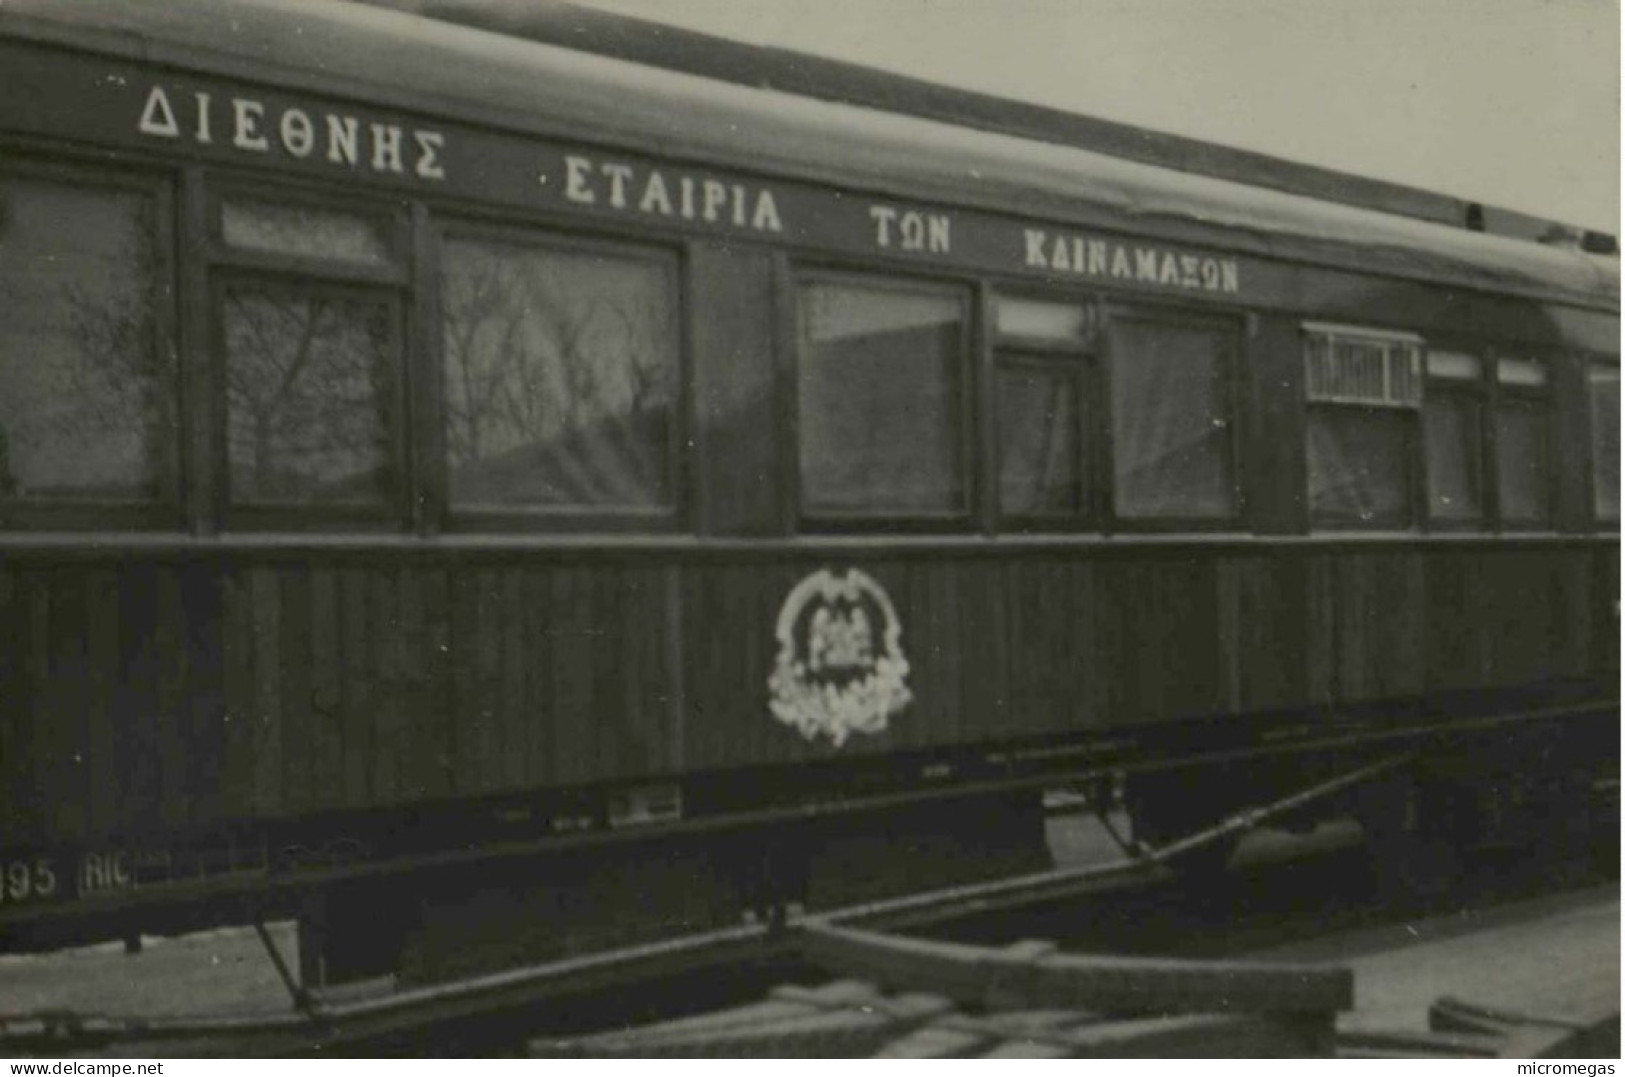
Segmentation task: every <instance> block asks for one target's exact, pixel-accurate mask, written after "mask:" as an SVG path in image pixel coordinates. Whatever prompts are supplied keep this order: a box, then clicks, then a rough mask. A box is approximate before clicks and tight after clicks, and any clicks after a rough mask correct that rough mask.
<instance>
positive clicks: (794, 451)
mask: <svg viewBox="0 0 1625 1077" xmlns="http://www.w3.org/2000/svg"><path fill="white" fill-rule="evenodd" d="M788 277H789V288H788V292H789V294H788V295H787V297H786V304H785V305H786V306H787V307H788V311H787V314H788V317H787V319H786V325H787V334H786V335H787V336H788V346H787V354H788V362H787V363H785V364H784V367H783V368H782V369H783V376H784V379H785V386H784V399H785V414H786V416H787V419H788V423H787V429H788V431H789V440H788V451H787V452H786V454H785V455H786V458H787V460H786V466H785V470H784V472H782V475H783V478H784V483H785V487H786V498H787V500H788V502H789V505H790V516H791V519H792V520H793V521H794V524H795V529H796V530H797V531H799V532H809V533H815V534H817V533H825V532H843V531H844V532H869V533H873V532H877V531H896V532H903V533H922V532H927V533H928V532H933V531H935V532H943V533H951V534H953V533H962V532H966V531H970V530H972V529H974V528H975V527H976V526H977V523H978V513H979V506H980V505H981V504H982V503H983V493H984V492H983V490H982V489H981V487H982V484H983V482H984V481H985V479H984V477H983V475H982V470H983V469H982V464H983V460H982V453H981V451H980V449H979V446H978V442H977V438H978V434H979V429H980V428H979V426H978V423H979V422H985V420H984V419H983V418H982V416H983V413H984V412H985V410H986V409H985V408H984V407H983V406H982V405H983V404H984V401H983V400H981V399H980V397H981V393H980V392H979V391H978V384H977V383H978V371H979V368H980V366H981V359H980V349H979V341H981V340H982V339H984V338H985V334H983V333H982V331H981V330H982V327H981V324H980V323H981V320H982V313H981V304H980V303H979V301H978V294H977V288H976V286H975V285H974V284H972V283H968V282H966V281H964V280H961V279H959V278H947V277H933V276H931V275H929V274H923V273H907V274H899V273H894V272H891V271H889V270H887V269H884V268H881V267H877V266H866V267H864V268H837V267H831V266H793V267H792V268H791V271H790V273H789V274H788ZM820 284H833V285H837V286H844V287H850V288H855V289H859V290H861V289H864V288H868V289H878V290H881V291H888V292H894V293H901V294H904V295H916V296H920V295H923V296H929V297H932V298H939V299H940V298H945V297H947V298H952V299H953V300H954V301H955V302H956V303H957V305H958V306H959V309H960V313H961V319H960V323H959V324H960V329H959V355H958V356H957V359H956V363H955V369H954V373H955V376H956V377H957V378H958V379H959V383H958V389H959V415H958V422H957V424H956V435H957V436H956V437H955V438H954V446H955V466H957V467H958V469H959V477H960V481H961V490H962V495H961V504H960V506H959V507H957V508H954V509H946V510H938V511H932V510H925V511H920V510H899V509H876V510H873V511H861V512H826V511H818V510H810V509H809V508H808V506H807V504H806V500H805V498H804V496H803V495H804V491H805V484H804V482H803V476H802V472H801V364H802V361H803V352H802V347H803V344H804V343H805V341H806V333H805V331H804V329H805V327H804V325H803V322H802V295H803V291H804V289H805V288H806V287H807V286H808V285H820Z"/></svg>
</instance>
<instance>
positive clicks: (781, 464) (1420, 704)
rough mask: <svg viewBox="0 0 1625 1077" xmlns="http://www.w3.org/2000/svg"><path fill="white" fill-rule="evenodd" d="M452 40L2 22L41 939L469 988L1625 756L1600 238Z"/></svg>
mask: <svg viewBox="0 0 1625 1077" xmlns="http://www.w3.org/2000/svg"><path fill="white" fill-rule="evenodd" d="M427 7H428V8H429V9H433V7H434V6H433V5H427ZM444 7H445V8H446V11H443V12H440V13H441V14H449V15H450V16H452V17H453V18H454V19H457V20H458V21H460V22H461V23H463V25H458V24H456V23H455V22H431V21H430V19H429V18H428V17H427V15H425V14H420V13H416V12H413V11H404V10H389V9H383V8H378V7H367V6H361V5H352V4H347V3H341V2H337V0H333V2H315V0H313V2H310V3H304V4H299V5H293V6H289V5H284V4H276V3H271V2H269V0H229V2H210V3H203V2H193V0H174V2H167V3H163V4H148V5H130V4H124V3H113V2H111V0H76V2H74V3H45V2H36V0H9V2H7V3H5V4H4V5H3V6H0V880H3V882H0V942H3V944H4V945H5V946H7V947H12V948H17V947H31V946H42V945H51V944H57V943H60V942H63V941H68V940H73V939H84V938H95V937H109V936H110V937H117V936H119V935H126V936H127V935H131V934H134V933H137V932H140V931H143V930H148V931H150V930H179V929H181V928H183V927H187V926H195V925H197V924H199V923H209V922H216V921H218V920H221V919H228V920H229V919H254V918H259V917H263V916H267V915H297V916H299V917H301V919H302V922H303V923H304V924H305V926H306V930H307V936H306V937H307V941H308V942H309V943H310V946H309V948H308V949H309V954H308V955H307V964H306V974H307V975H310V976H318V977H320V976H328V977H333V978H340V977H342V976H343V975H347V974H351V973H354V972H355V971H356V970H367V969H372V968H374V967H379V966H385V967H395V968H397V969H401V968H403V967H405V965H409V964H410V963H411V962H410V961H407V960H406V959H405V958H403V957H402V956H401V955H402V954H403V953H405V952H407V951H411V952H412V953H413V954H415V955H416V957H414V958H413V959H412V960H415V961H417V962H418V963H419V965H420V966H421V968H422V969H424V970H427V971H425V972H424V974H425V975H435V974H443V973H444V972H445V971H446V970H447V969H455V968H456V967H458V962H459V961H460V960H462V959H463V957H464V956H466V955H467V954H468V953H470V952H472V951H474V950H477V949H478V946H479V945H480V944H481V943H480V940H479V939H477V938H475V932H474V930H473V929H472V928H469V927H467V922H468V920H469V919H471V918H472V919H479V918H485V919H486V920H492V919H493V918H494V919H496V920H502V916H501V915H500V914H502V913H503V912H504V911H506V912H510V913H514V915H513V916H512V917H511V918H510V919H508V920H502V922H503V923H505V924H508V925H510V926H511V924H512V923H514V922H518V921H520V920H523V921H524V922H526V923H540V924H541V925H542V927H541V930H542V931H543V932H544V933H547V934H548V935H549V936H550V938H549V940H548V942H547V945H550V946H553V947H555V948H569V947H574V946H581V945H589V944H591V943H592V940H598V941H602V940H603V939H605V938H608V937H610V935H611V934H613V931H612V929H615V928H617V927H624V926H625V924H626V923H627V922H628V921H629V920H631V919H634V918H633V917H631V916H630V915H629V911H628V910H630V909H632V908H637V907H640V906H643V905H647V904H648V903H649V901H648V899H647V895H649V894H661V895H666V896H668V897H669V900H667V899H665V898H663V900H665V904H664V905H662V906H661V908H660V909H659V910H658V912H655V913H650V919H651V920H652V921H655V922H657V924H656V926H657V927H659V928H660V929H661V930H670V929H673V928H674V927H677V926H689V927H692V926H695V925H697V924H701V923H714V922H717V921H719V920H725V919H727V918H728V917H730V916H737V915H739V914H740V912H741V911H742V910H743V909H745V908H747V907H750V906H752V905H753V904H762V903H764V902H765V903H766V904H768V905H782V904H783V903H784V902H786V901H798V900H804V901H811V902H813V903H815V904H816V903H818V902H819V901H824V900H832V898H831V896H830V895H837V894H838V895H842V896H851V895H852V894H853V893H858V892H862V891H863V889H864V887H865V886H868V885H870V883H871V881H872V879H873V877H874V876H876V875H877V874H883V873H882V872H881V868H882V867H883V866H884V865H886V864H888V863H899V862H900V863H907V864H909V865H910V868H909V873H912V872H916V871H929V870H937V869H941V870H942V871H943V872H944V875H943V876H942V877H943V878H950V877H956V876H955V874H954V873H955V872H956V871H960V870H962V869H963V868H964V867H965V865H967V864H969V863H970V862H972V861H975V862H976V863H977V864H979V865H983V866H984V868H985V865H988V864H993V865H1001V864H1002V865H1003V866H1005V867H1009V866H1011V865H1012V864H1013V863H1015V862H1017V861H1022V862H1025V861H1026V859H1027V858H1028V856H1029V854H1031V853H1032V851H1033V846H1032V839H1033V836H1034V835H1035V834H1036V833H1037V829H1036V821H1037V820H1038V815H1037V812H1036V805H1037V803H1038V801H1037V797H1036V793H1037V791H1039V790H1042V789H1045V788H1050V787H1055V786H1058V785H1065V784H1068V783H1077V784H1078V785H1079V786H1080V787H1082V788H1085V789H1086V790H1088V791H1089V793H1090V795H1091V796H1093V797H1095V798H1097V799H1101V798H1105V799H1108V800H1109V799H1110V797H1111V796H1113V795H1114V794H1120V795H1122V796H1123V797H1125V798H1126V801H1127V803H1128V806H1129V808H1130V810H1131V812H1132V814H1133V816H1134V823H1135V828H1136V831H1137V832H1138V834H1139V836H1140V837H1141V838H1142V839H1148V840H1152V841H1160V840H1163V839H1166V838H1169V837H1173V836H1176V835H1178V834H1180V833H1183V832H1188V831H1190V830H1194V829H1198V828H1200V827H1201V826H1202V825H1204V824H1206V823H1210V822H1212V821H1214V820H1216V819H1217V818H1219V817H1220V816H1222V815H1223V814H1224V812H1226V811H1228V810H1230V809H1232V808H1235V807H1237V806H1240V805H1243V804H1247V803H1252V802H1255V801H1257V800H1258V799H1260V798H1267V797H1269V796H1271V795H1275V794H1280V793H1285V792H1287V791H1289V790H1291V789H1292V788H1294V787H1295V784H1297V783H1301V782H1305V781H1307V780H1308V778H1309V776H1312V775H1319V774H1325V773H1336V772H1337V771H1338V770H1339V768H1346V767H1350V766H1353V765H1356V764H1357V763H1361V762H1364V761H1368V760H1369V759H1371V758H1373V757H1376V756H1378V755H1381V754H1382V753H1387V752H1404V753H1409V754H1410V755H1411V756H1412V757H1414V759H1415V761H1416V766H1417V768H1418V769H1417V770H1415V771H1414V772H1413V774H1420V775H1421V776H1422V777H1420V778H1414V777H1413V779H1412V780H1413V781H1419V782H1421V787H1422V788H1424V789H1425V790H1427V791H1430V795H1432V793H1433V792H1436V791H1437V790H1439V789H1447V790H1453V791H1454V794H1453V803H1454V805H1455V807H1454V808H1453V809H1452V810H1453V811H1455V812H1457V813H1458V814H1459V813H1460V812H1461V811H1463V810H1464V809H1463V808H1462V801H1463V796H1465V800H1466V801H1468V802H1470V803H1469V805H1468V807H1469V809H1470V810H1469V811H1468V813H1469V814H1471V815H1472V816H1473V818H1474V820H1475V822H1474V825H1475V826H1482V825H1487V824H1485V823H1484V820H1485V819H1487V818H1489V817H1491V816H1495V817H1499V815H1501V814H1505V813H1506V812H1507V811H1510V810H1511V808H1512V807H1515V806H1516V802H1519V801H1521V800H1528V799H1531V798H1533V799H1536V800H1539V799H1540V798H1541V797H1545V796H1547V795H1548V794H1550V793H1551V791H1552V790H1553V789H1557V790H1560V791H1561V790H1572V789H1573V788H1577V787H1579V786H1581V785H1584V784H1585V783H1588V782H1591V781H1594V780H1597V779H1606V778H1608V777H1609V776H1610V775H1615V774H1617V752H1618V729H1617V709H1618V704H1617V681H1618V676H1619V674H1618V669H1619V667H1618V657H1619V634H1618V632H1619V629H1618V603H1617V595H1618V590H1619V576H1618V571H1619V543H1618V516H1619V473H1618V430H1619V411H1618V409H1619V359H1618V338H1619V322H1618V303H1619V295H1618V293H1619V272H1618V263H1617V257H1614V256H1609V255H1607V254H1594V253H1590V252H1588V251H1587V250H1584V249H1582V248H1585V247H1592V246H1597V245H1598V244H1597V242H1596V240H1597V237H1590V236H1579V235H1573V236H1570V237H1569V238H1570V240H1572V241H1571V242H1568V243H1562V242H1559V243H1556V244H1553V243H1542V242H1537V241H1536V236H1535V234H1534V233H1538V232H1539V231H1541V230H1543V229H1545V227H1546V226H1545V224H1544V222H1531V221H1528V220H1525V219H1522V218H1517V217H1515V216H1513V215H1510V214H1502V213H1498V212H1496V211H1494V210H1485V209H1482V208H1480V207H1477V206H1468V205H1466V204H1463V203H1459V202H1455V201H1453V200H1450V199H1445V198H1442V197H1434V196H1430V195H1422V194H1420V193H1417V192H1410V191H1404V190H1401V189H1398V188H1393V187H1389V186H1387V185H1383V184H1377V183H1371V182H1365V181H1358V180H1354V179H1351V178H1347V177H1333V176H1328V175H1327V174H1324V173H1320V172H1317V171H1315V170H1311V169H1305V168H1297V167H1294V166H1288V165H1284V164H1280V163H1278V162H1268V161H1266V160H1264V159H1261V158H1255V157H1252V156H1250V155H1244V154H1234V153H1231V154H1226V153H1225V152H1224V151H1220V150H1217V149H1215V148H1213V147H1198V146H1194V145H1192V144H1187V143H1183V142H1180V141H1179V140H1174V139H1166V138H1157V137H1152V136H1144V137H1137V138H1128V137H1126V136H1125V135H1123V133H1122V132H1121V131H1120V130H1118V129H1114V128H1111V127H1110V125H1094V126H1090V125H1089V123H1088V122H1087V121H1079V120H1064V122H1063V120H1060V119H1057V118H1056V117H1054V116H1051V115H1048V114H1043V113H1041V112H1040V111H1039V110H1032V109H1026V110H1023V109H1020V108H1016V107H1009V108H1006V109H1004V110H1003V111H1000V109H997V108H994V107H993V106H992V105H990V104H989V102H987V101H986V100H985V99H979V98H972V97H969V96H967V95H961V96H960V97H957V98H956V97H953V96H952V95H946V96H945V94H944V92H940V91H928V90H926V89H922V88H920V87H918V86H913V85H912V84H908V83H904V82H901V81H895V80H894V82H893V83H890V84H888V86H889V87H890V90H891V91H892V92H891V94H890V96H889V97H888V100H887V102H884V103H881V102H869V103H853V102H850V101H837V100H829V99H826V98H825V97H823V96H819V95H818V94H816V93H814V92H810V91H807V90H805V88H803V87H799V86H793V87H792V88H794V89H796V90H797V92H794V93H792V92H786V91H784V90H775V89H771V88H765V87H764V86H762V85H745V84H742V83H741V82H740V81H739V80H737V79H735V80H734V81H730V79H729V76H730V74H733V75H737V74H739V72H740V70H745V71H746V73H747V74H748V73H750V69H749V67H748V65H746V67H745V68H740V67H739V64H738V57H739V56H741V55H748V54H744V53H740V52H739V51H738V50H735V51H734V52H732V53H729V52H727V51H726V50H723V52H722V53H719V55H722V56H724V58H725V59H726V57H727V56H733V57H734V67H733V68H732V69H730V68H729V67H728V65H727V64H726V63H724V64H722V65H721V66H718V67H715V68H712V69H703V68H702V69H696V70H687V71H684V70H675V69H670V68H660V67H656V66H651V65H649V64H646V63H640V62H638V59H639V58H638V57H636V56H633V57H630V58H628V57H625V56H621V57H617V56H606V55H594V54H592V53H590V52H586V51H580V50H579V49H572V48H568V47H564V46H563V45H561V44H559V43H558V41H563V40H569V39H571V35H570V33H568V32H566V31H565V30H563V29H560V28H561V27H568V26H570V25H574V24H572V23H570V20H571V19H585V20H587V22H586V23H585V25H588V26H602V25H603V24H602V23H601V22H598V21H594V18H595V17H591V16H583V15H579V14H576V13H570V12H568V11H564V12H562V13H560V12H558V11H553V12H551V14H547V13H543V14H544V15H545V16H546V17H543V16H542V15H539V16H537V17H536V18H535V19H533V20H532V22H531V23H529V24H528V25H516V24H514V20H513V19H512V18H510V17H509V16H505V15H502V13H501V11H500V9H482V8H481V7H480V6H479V5H456V4H453V5H444ZM482 11H483V15H482V14H481V13H482ZM520 21H521V22H523V20H520ZM550 35H551V37H552V38H554V39H556V40H553V41H550V40H548V38H549V36H550ZM615 40H616V41H620V42H621V44H622V47H623V51H624V47H625V42H626V41H627V40H634V39H630V38H616V39H615ZM684 40H686V39H684ZM609 51H614V50H613V49H611V50H609ZM699 55H702V54H700V53H696V52H694V51H692V50H690V51H687V52H682V53H681V58H683V59H684V61H685V63H687V64H689V66H691V67H692V66H693V64H694V62H695V58H696V56H699ZM679 66H682V65H679ZM806 70H808V69H807V68H804V67H797V68H795V69H794V70H793V71H791V72H790V74H791V75H794V73H795V72H798V71H799V72H803V74H804V73H805V71H806ZM796 77H801V76H796ZM849 85H859V83H849ZM911 94H912V95H913V97H912V98H911V96H910V95H911ZM911 100H913V101H914V103H915V105H919V104H920V103H921V102H924V103H925V104H927V105H931V106H932V107H929V108H927V107H913V106H911V105H910V101H911ZM887 104H889V105H890V106H891V107H889V108H888V107H883V105H887ZM899 108H901V109H902V111H898V109H899ZM910 113H913V114H910ZM933 113H935V115H933ZM961 113H962V114H963V116H964V117H965V122H964V123H951V122H947V120H946V119H945V118H944V116H945V115H947V114H953V115H959V114H961ZM1091 143H1093V144H1094V145H1096V146H1099V147H1103V148H1104V149H1101V148H1091ZM1179 164H1185V165H1187V166H1189V167H1191V168H1196V169H1199V170H1200V171H1198V172H1192V171H1182V170H1180V169H1179V168H1178V167H1175V166H1176V165H1179ZM1203 173H1205V174H1203ZM1486 226H1489V227H1490V228H1491V229H1492V230H1493V229H1501V230H1503V231H1508V232H1511V233H1529V234H1521V235H1520V234H1510V235H1506V234H1492V232H1491V231H1486V230H1485V228H1486ZM1554 234H1555V235H1556V236H1557V237H1558V238H1559V239H1562V238H1563V232H1562V230H1560V229H1557V230H1554ZM1383 788H1384V790H1385V791H1384V792H1382V793H1381V794H1379V795H1377V796H1375V797H1374V798H1371V797H1368V798H1367V799H1368V800H1371V799H1375V800H1377V801H1380V802H1381V803H1380V805H1379V809H1378V810H1376V811H1375V812H1374V813H1373V814H1372V816H1371V817H1372V818H1381V817H1383V813H1384V812H1387V813H1389V814H1392V813H1393V811H1394V805H1395V804H1396V803H1398V801H1396V799H1395V798H1396V797H1400V796H1402V795H1409V794H1408V793H1407V792H1406V791H1405V790H1404V789H1399V788H1398V787H1397V786H1395V785H1392V784H1390V785H1388V786H1384V787H1383ZM1463 790H1465V791H1466V792H1465V794H1463V792H1462V791H1463ZM1554 795H1555V796H1556V799H1552V800H1545V801H1541V802H1542V803H1545V804H1547V805H1548V807H1549V806H1550V805H1552V804H1556V805H1558V806H1561V807H1565V810H1566V806H1569V805H1572V804H1573V803H1575V801H1574V800H1572V798H1567V799H1566V798H1565V797H1564V795H1563V794H1562V793H1561V792H1559V793H1558V794H1554ZM1413 806H1414V805H1413ZM1368 807H1369V805H1368ZM1401 807H1403V805H1402V806H1401ZM1407 810H1408V809H1407ZM1400 814H1404V811H1401V812H1400ZM1547 818H1548V819H1550V816H1549V815H1548V816H1547ZM1452 833H1454V832H1452ZM922 863H926V864H931V865H935V867H931V868H920V867H919V865H920V864H922ZM982 869H983V868H979V869H978V870H982ZM905 874H906V873H905ZM920 877H921V876H920V875H918V874H915V875H914V876H913V879H912V881H913V882H916V883H917V882H918V881H919V878H920ZM893 881H896V880H895V879H894V880H893ZM470 910H473V915H472V917H471V916H470V915H469V914H470ZM538 910H541V911H542V913H545V915H538ZM644 911H648V910H644ZM380 925H385V926H383V927H380ZM662 925H663V926H662ZM363 927H365V928H367V929H369V930H362V929H363ZM651 930H653V929H651ZM363 938H365V942H364V943H358V942H357V941H356V940H357V939H363ZM380 940H381V941H380ZM414 940H415V941H414ZM583 940H586V941H583ZM487 941H488V940H487ZM414 947H415V949H414Z"/></svg>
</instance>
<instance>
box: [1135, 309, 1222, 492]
mask: <svg viewBox="0 0 1625 1077" xmlns="http://www.w3.org/2000/svg"><path fill="white" fill-rule="evenodd" d="M1111 352H1112V365H1111V398H1112V450H1113V474H1114V477H1115V485H1114V488H1113V498H1114V502H1115V505H1116V509H1117V515H1119V516H1123V517H1171V518H1193V519H1194V518H1202V517H1219V518H1223V517H1228V516H1232V515H1234V513H1235V509H1236V493H1235V486H1234V482H1233V479H1232V477H1231V462H1230V452H1231V448H1230V441H1231V438H1230V428H1229V407H1228V405H1227V403H1226V399H1225V393H1224V390H1223V386H1224V380H1223V379H1224V371H1223V369H1222V365H1221V360H1220V338H1219V334H1217V333H1216V332H1213V331H1211V330H1203V329H1193V328H1187V327H1184V326H1177V325H1158V324H1155V323H1151V322H1144V321H1122V322H1118V323H1117V324H1115V325H1114V326H1113V329H1112V349H1111Z"/></svg>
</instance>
